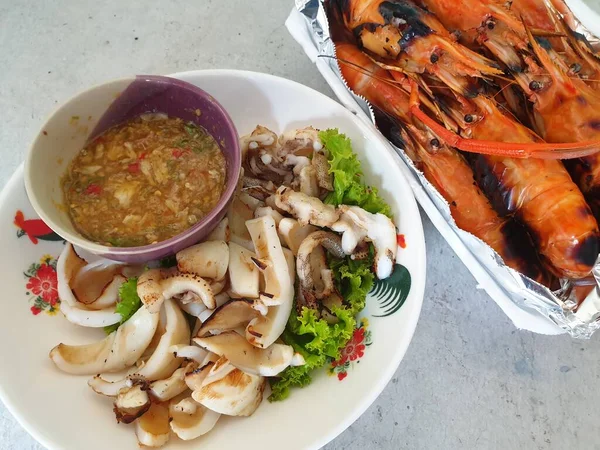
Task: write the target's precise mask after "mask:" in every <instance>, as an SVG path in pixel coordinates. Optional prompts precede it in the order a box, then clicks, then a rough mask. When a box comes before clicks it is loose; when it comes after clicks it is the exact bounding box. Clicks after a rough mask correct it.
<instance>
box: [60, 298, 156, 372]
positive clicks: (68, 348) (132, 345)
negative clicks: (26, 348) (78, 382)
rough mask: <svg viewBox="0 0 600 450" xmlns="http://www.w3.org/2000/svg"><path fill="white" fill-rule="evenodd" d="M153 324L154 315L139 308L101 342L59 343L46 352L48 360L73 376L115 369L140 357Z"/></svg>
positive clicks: (148, 342)
mask: <svg viewBox="0 0 600 450" xmlns="http://www.w3.org/2000/svg"><path fill="white" fill-rule="evenodd" d="M157 326H158V314H152V313H151V312H150V311H148V309H147V308H145V307H142V308H140V309H138V310H137V311H136V312H135V314H134V315H133V316H131V318H130V319H129V320H128V321H127V322H125V323H124V324H123V325H121V326H120V327H119V328H118V329H117V330H116V331H113V332H112V333H111V334H109V335H108V336H106V337H105V338H104V339H102V340H101V341H98V342H95V343H93V344H87V345H66V344H59V345H57V346H56V347H54V348H53V349H52V350H51V351H50V359H51V360H52V362H54V364H55V365H56V367H58V368H59V369H60V370H62V371H63V372H67V373H70V374H73V375H94V374H97V373H101V372H118V371H120V370H123V369H125V368H127V367H129V366H132V365H133V364H134V363H135V362H136V361H137V360H138V359H139V358H140V356H141V355H142V354H143V353H144V350H146V348H147V347H148V346H149V345H150V342H151V341H152V337H153V336H154V333H155V332H156V328H157Z"/></svg>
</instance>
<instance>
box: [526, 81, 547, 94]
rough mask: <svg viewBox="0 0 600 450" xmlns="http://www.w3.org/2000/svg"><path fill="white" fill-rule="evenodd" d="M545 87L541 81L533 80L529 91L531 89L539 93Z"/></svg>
mask: <svg viewBox="0 0 600 450" xmlns="http://www.w3.org/2000/svg"><path fill="white" fill-rule="evenodd" d="M543 87H544V85H543V84H542V83H540V82H539V81H535V80H533V81H532V82H531V83H529V89H531V90H532V91H539V90H540V89H542V88H543Z"/></svg>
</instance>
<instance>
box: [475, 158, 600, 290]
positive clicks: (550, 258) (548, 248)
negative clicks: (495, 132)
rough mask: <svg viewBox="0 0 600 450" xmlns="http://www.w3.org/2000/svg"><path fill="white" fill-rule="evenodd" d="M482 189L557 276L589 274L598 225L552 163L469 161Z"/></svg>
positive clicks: (563, 172)
mask: <svg viewBox="0 0 600 450" xmlns="http://www.w3.org/2000/svg"><path fill="white" fill-rule="evenodd" d="M471 161H472V164H473V167H474V172H475V176H476V178H477V181H478V183H479V186H480V187H481V189H482V190H483V191H484V192H485V193H486V195H487V196H488V198H489V199H490V201H491V202H492V205H493V206H494V207H495V209H496V210H497V211H498V212H499V214H500V215H501V216H512V215H514V216H515V217H517V218H519V219H520V220H521V221H522V222H523V223H524V224H525V225H526V226H527V229H528V230H529V232H530V234H531V237H532V239H533V241H534V243H535V245H536V246H537V248H538V250H539V252H540V255H541V256H542V258H543V260H544V262H545V263H546V264H547V265H548V267H549V268H550V270H551V271H552V272H553V273H554V274H555V275H557V276H559V277H564V278H584V277H586V276H587V275H589V273H590V271H591V270H592V267H593V265H594V262H595V261H596V258H597V256H598V251H599V249H600V241H599V232H598V224H597V222H596V220H595V218H594V216H593V214H592V211H591V209H590V207H589V206H588V204H587V203H586V201H585V199H584V197H583V195H582V194H581V192H580V191H579V189H577V186H576V185H575V184H574V183H573V181H572V180H571V178H570V177H569V175H568V173H567V172H566V170H565V169H564V167H563V166H562V165H561V164H560V163H559V162H557V161H550V160H539V159H512V158H502V157H495V156H484V155H476V156H472V157H471Z"/></svg>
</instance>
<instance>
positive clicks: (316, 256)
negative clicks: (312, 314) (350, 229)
mask: <svg viewBox="0 0 600 450" xmlns="http://www.w3.org/2000/svg"><path fill="white" fill-rule="evenodd" d="M322 248H325V249H327V250H328V251H329V252H330V253H331V254H332V255H333V256H335V257H336V258H344V257H345V256H346V255H345V253H344V249H343V248H342V240H341V238H340V237H339V236H338V235H337V234H335V233H331V232H329V231H315V232H314V233H311V234H309V235H308V236H307V237H306V238H305V239H304V240H303V241H302V244H301V245H300V248H299V250H298V257H297V258H296V270H297V273H298V279H299V280H300V288H301V289H302V296H303V297H304V300H305V301H306V302H307V303H308V304H309V305H312V306H314V304H315V299H323V298H325V297H327V296H329V295H330V294H331V293H332V292H333V291H334V289H335V286H334V280H333V272H332V271H331V269H329V267H327V259H326V257H325V252H324V251H323V250H322ZM317 250H320V251H317Z"/></svg>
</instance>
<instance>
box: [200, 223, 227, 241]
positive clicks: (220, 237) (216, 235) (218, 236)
mask: <svg viewBox="0 0 600 450" xmlns="http://www.w3.org/2000/svg"><path fill="white" fill-rule="evenodd" d="M230 237H231V230H230V229H229V219H228V218H227V217H225V218H224V219H223V220H221V221H220V222H219V224H218V225H217V226H216V227H215V229H214V230H212V231H211V232H210V234H209V235H208V236H206V240H207V241H225V242H229V239H230Z"/></svg>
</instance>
